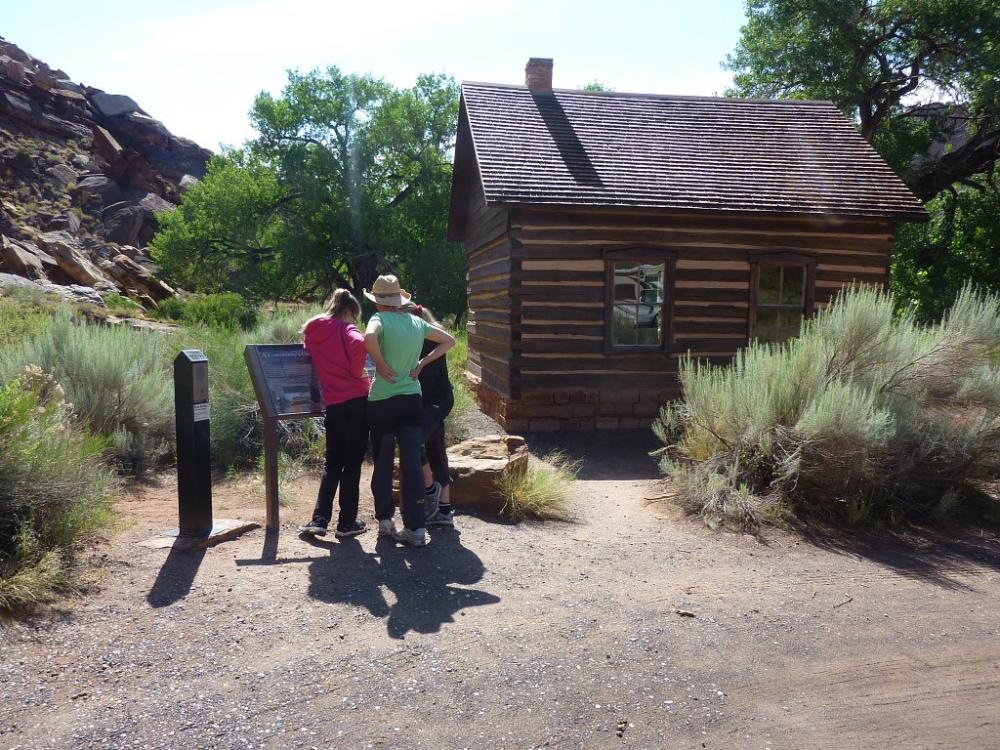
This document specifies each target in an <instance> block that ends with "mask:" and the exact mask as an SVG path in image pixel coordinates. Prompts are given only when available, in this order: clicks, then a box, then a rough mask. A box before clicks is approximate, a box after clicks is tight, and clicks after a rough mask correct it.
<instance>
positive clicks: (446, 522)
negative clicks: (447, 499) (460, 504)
mask: <svg viewBox="0 0 1000 750" xmlns="http://www.w3.org/2000/svg"><path fill="white" fill-rule="evenodd" d="M425 523H426V524H427V525H428V526H454V525H455V515H454V514H453V513H452V512H451V510H450V509H449V510H444V509H442V508H438V509H437V510H436V511H435V512H434V513H432V514H431V515H429V516H428V517H427V520H426V522H425Z"/></svg>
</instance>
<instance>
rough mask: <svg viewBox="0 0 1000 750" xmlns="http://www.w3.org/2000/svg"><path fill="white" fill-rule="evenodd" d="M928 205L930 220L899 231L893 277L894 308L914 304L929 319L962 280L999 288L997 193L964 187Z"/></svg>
mask: <svg viewBox="0 0 1000 750" xmlns="http://www.w3.org/2000/svg"><path fill="white" fill-rule="evenodd" d="M927 208H928V210H929V211H930V212H931V217H932V218H931V221H930V222H929V223H927V224H907V225H903V226H901V227H900V228H899V229H898V230H897V233H896V249H895V252H894V254H893V261H892V274H891V279H892V292H893V297H894V298H895V300H896V305H897V307H900V308H904V307H907V306H909V305H914V306H915V308H916V311H917V314H918V316H920V317H921V318H922V319H924V320H931V319H934V318H938V317H940V316H941V314H942V313H943V312H944V310H945V309H946V308H947V306H948V304H949V303H950V301H951V300H953V299H955V297H956V295H957V294H958V292H959V290H960V289H961V288H962V285H963V284H964V283H965V281H966V279H975V281H976V284H977V285H979V286H981V287H984V288H988V289H1000V252H998V251H1000V194H998V193H996V192H993V191H980V190H976V189H972V188H969V187H965V186H962V187H958V188H957V189H956V190H955V192H954V193H950V192H945V193H942V194H941V195H940V196H938V197H937V198H935V199H934V200H933V201H931V202H930V203H929V204H928V206H927Z"/></svg>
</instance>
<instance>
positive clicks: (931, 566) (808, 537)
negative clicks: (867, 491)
mask: <svg viewBox="0 0 1000 750" xmlns="http://www.w3.org/2000/svg"><path fill="white" fill-rule="evenodd" d="M794 528H795V531H796V533H797V534H798V535H799V536H800V537H801V538H802V539H803V540H804V541H806V542H808V543H809V544H812V545H814V546H816V547H819V548H820V549H824V550H827V551H831V552H835V553H838V554H846V555H852V556H855V557H858V558H862V559H865V560H870V561H872V562H875V563H878V564H879V565H881V566H883V567H885V568H888V569H890V570H892V571H893V572H894V573H896V574H898V575H901V576H905V577H907V578H913V579H916V580H920V581H925V582H928V583H932V584H934V585H937V586H941V587H943V588H947V589H951V590H955V591H971V590H973V587H972V586H970V585H969V584H968V583H965V582H963V581H962V580H960V579H961V577H962V576H966V575H970V574H971V575H975V574H978V573H980V572H982V571H983V570H989V571H1000V534H998V528H997V526H996V524H995V523H993V522H992V521H986V523H985V525H984V523H983V519H982V518H980V519H976V520H973V519H971V518H968V517H961V518H959V519H957V520H954V521H951V522H949V523H938V524H933V525H932V524H915V523H914V524H909V525H907V526H902V527H899V528H894V529H880V530H858V529H857V528H854V527H850V528H847V527H842V526H834V525H809V526H806V525H805V524H804V523H799V524H796V525H795V527H794Z"/></svg>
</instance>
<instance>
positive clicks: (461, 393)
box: [445, 330, 476, 442]
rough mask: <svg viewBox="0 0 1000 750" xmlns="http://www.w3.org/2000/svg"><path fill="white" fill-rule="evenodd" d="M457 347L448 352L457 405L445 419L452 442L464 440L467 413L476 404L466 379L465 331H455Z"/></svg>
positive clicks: (467, 339) (447, 433)
mask: <svg viewBox="0 0 1000 750" xmlns="http://www.w3.org/2000/svg"><path fill="white" fill-rule="evenodd" d="M453 333H454V336H455V347H454V348H453V349H452V350H451V351H450V352H448V379H449V380H451V386H452V392H453V393H454V396H455V405H454V406H453V407H452V410H451V413H450V414H448V418H447V419H446V420H445V434H446V435H447V436H448V440H449V441H450V442H459V441H461V440H464V439H465V437H466V434H467V432H468V431H467V430H466V427H465V421H464V418H465V415H466V414H468V413H469V411H470V410H471V409H474V408H475V406H476V399H475V398H474V397H473V395H472V391H470V390H469V386H468V384H467V383H466V380H465V368H466V365H467V364H468V361H469V336H468V334H467V333H466V332H465V331H464V330H461V331H454V332H453Z"/></svg>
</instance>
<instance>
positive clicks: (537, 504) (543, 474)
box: [500, 451, 583, 521]
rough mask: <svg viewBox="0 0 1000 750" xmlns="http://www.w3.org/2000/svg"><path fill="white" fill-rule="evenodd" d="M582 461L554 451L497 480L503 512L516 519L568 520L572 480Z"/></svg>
mask: <svg viewBox="0 0 1000 750" xmlns="http://www.w3.org/2000/svg"><path fill="white" fill-rule="evenodd" d="M582 463H583V462H582V461H580V460H573V459H570V458H568V457H567V456H566V455H565V454H564V453H561V452H559V451H554V452H552V453H549V454H547V455H546V456H544V457H543V458H542V459H541V461H531V462H530V463H529V464H528V468H527V469H526V470H525V471H524V472H522V473H514V474H507V475H506V476H504V477H503V479H501V481H500V489H501V491H502V492H503V496H504V499H505V501H506V504H505V505H504V510H503V512H504V513H506V514H508V515H509V516H510V517H511V518H513V519H514V520H516V521H523V520H526V519H536V520H542V521H568V520H570V519H571V518H572V514H571V513H570V510H569V501H570V498H571V496H572V491H573V483H574V482H575V481H576V475H577V473H578V472H579V470H580V466H581V464H582Z"/></svg>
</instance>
